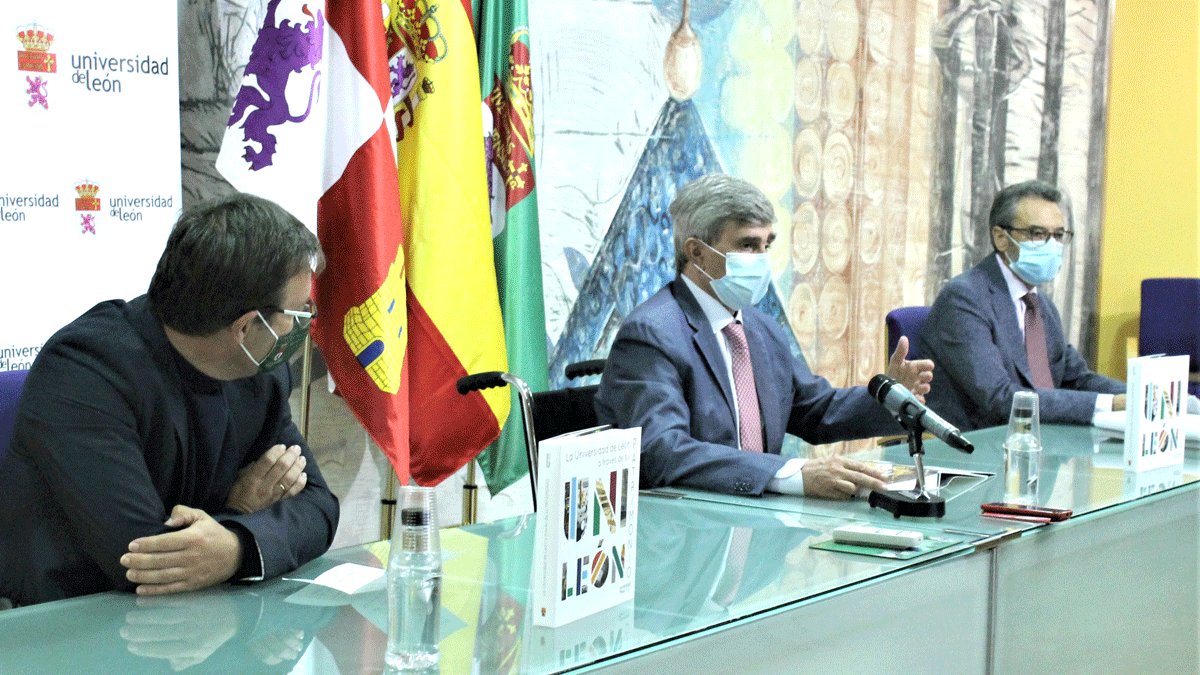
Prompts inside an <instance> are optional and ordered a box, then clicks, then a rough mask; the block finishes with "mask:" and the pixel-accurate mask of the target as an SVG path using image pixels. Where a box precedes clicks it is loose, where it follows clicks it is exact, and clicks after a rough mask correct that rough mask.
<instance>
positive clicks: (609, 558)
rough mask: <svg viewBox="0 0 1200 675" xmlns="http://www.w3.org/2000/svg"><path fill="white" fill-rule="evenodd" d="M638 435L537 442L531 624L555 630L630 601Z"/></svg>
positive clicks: (594, 433)
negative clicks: (535, 523)
mask: <svg viewBox="0 0 1200 675" xmlns="http://www.w3.org/2000/svg"><path fill="white" fill-rule="evenodd" d="M641 445H642V431H641V429H640V428H636V429H607V428H596V429H589V430H585V431H580V432H575V433H571V434H564V435H562V436H556V437H554V438H550V439H547V440H545V441H542V442H541V443H539V444H538V507H539V508H538V511H539V513H538V518H537V529H536V532H535V539H534V542H535V543H534V556H535V558H534V559H535V560H536V561H540V563H535V564H534V570H533V581H532V585H533V602H532V606H533V612H534V614H533V623H534V625H537V626H561V625H563V624H566V623H569V622H571V621H574V620H576V619H579V618H581V617H584V616H588V615H589V614H594V613H596V612H599V611H602V610H605V609H608V608H609V607H612V606H614V605H617V604H619V603H621V602H624V601H626V600H630V599H632V598H633V579H634V568H635V567H636V564H635V562H636V552H637V493H638V469H639V467H640V459H641Z"/></svg>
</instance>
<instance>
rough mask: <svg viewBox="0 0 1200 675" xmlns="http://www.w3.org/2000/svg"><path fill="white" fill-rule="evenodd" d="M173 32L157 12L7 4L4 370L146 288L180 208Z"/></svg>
mask: <svg viewBox="0 0 1200 675" xmlns="http://www.w3.org/2000/svg"><path fill="white" fill-rule="evenodd" d="M176 24H177V20H176V3H174V2H162V0H126V2H123V3H122V4H121V11H119V12H113V11H97V6H96V5H95V3H91V2H84V1H83V0H61V1H60V2H55V3H32V2H11V3H2V4H0V30H5V31H7V32H8V37H7V38H5V39H6V40H7V41H8V42H7V44H8V45H9V46H8V49H10V50H12V51H15V52H16V55H15V58H14V57H13V56H7V57H4V58H3V59H0V63H3V62H5V61H6V62H7V63H8V65H7V66H3V67H2V70H0V72H3V73H4V74H3V75H0V121H2V122H3V128H4V132H3V141H0V143H2V145H3V152H0V155H3V158H4V161H3V162H2V163H0V288H2V289H4V290H3V293H4V305H5V311H4V318H3V319H2V320H0V370H14V369H20V368H28V367H29V365H30V364H31V363H32V362H33V359H34V357H35V356H37V353H38V351H39V350H40V349H41V346H42V345H43V344H44V343H45V341H46V340H47V339H48V338H49V337H50V335H51V334H53V333H54V331H55V330H57V329H58V328H60V327H61V326H63V325H64V324H66V323H68V322H69V321H71V320H72V319H74V318H75V317H76V316H78V315H80V314H82V313H83V312H84V311H86V310H87V309H88V308H89V307H91V306H92V305H94V304H95V303H97V302H99V301H101V300H108V299H111V298H124V299H130V298H133V297H136V296H138V295H141V294H142V293H144V292H145V290H146V288H147V287H148V286H149V283H150V276H151V275H152V274H153V272H154V266H155V264H156V263H157V262H158V256H159V254H161V253H162V247H163V244H164V243H165V242H166V237H167V234H168V233H169V232H170V229H171V225H172V224H173V223H174V222H175V218H176V216H177V214H178V211H179V208H180V206H181V201H182V195H181V189H180V159H179V154H180V151H179V77H178V63H177V61H178V55H179V49H178V29H177V26H176ZM12 51H10V52H9V54H12Z"/></svg>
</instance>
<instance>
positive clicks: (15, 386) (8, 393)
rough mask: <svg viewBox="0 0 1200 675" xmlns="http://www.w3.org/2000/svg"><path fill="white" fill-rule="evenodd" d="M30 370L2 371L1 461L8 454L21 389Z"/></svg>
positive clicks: (0, 398) (0, 405)
mask: <svg viewBox="0 0 1200 675" xmlns="http://www.w3.org/2000/svg"><path fill="white" fill-rule="evenodd" d="M28 373H29V371H28V370H6V371H0V459H4V453H6V452H8V444H9V442H10V441H11V440H12V435H13V423H14V422H16V420H17V402H18V401H20V400H21V389H22V388H24V386H25V375H27V374H28Z"/></svg>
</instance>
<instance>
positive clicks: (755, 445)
mask: <svg viewBox="0 0 1200 675" xmlns="http://www.w3.org/2000/svg"><path fill="white" fill-rule="evenodd" d="M671 218H672V220H673V222H674V229H675V265H676V271H677V272H678V276H677V277H676V278H675V280H674V281H672V282H671V283H670V284H668V285H667V286H666V287H664V288H663V289H662V290H660V291H659V292H658V293H656V294H655V295H654V296H653V297H651V298H650V299H649V300H647V301H646V302H644V303H642V304H641V305H640V306H638V307H637V308H636V309H634V310H633V312H631V313H630V314H629V316H628V317H626V318H625V321H624V322H623V324H622V325H621V329H620V331H619V332H618V333H617V337H616V341H615V342H614V343H613V347H612V350H611V352H610V353H609V356H608V363H607V365H606V366H605V369H604V376H603V378H602V380H601V382H600V389H599V391H598V392H597V394H596V413H597V415H598V417H599V418H600V421H601V422H605V423H610V424H613V425H614V426H617V427H623V428H626V427H636V426H640V427H641V428H642V464H641V466H642V470H641V484H642V486H643V487H661V486H667V485H677V486H685V487H693V488H699V489H703V490H711V491H715V492H724V493H732V494H742V495H761V494H762V493H763V491H764V490H769V491H773V492H781V493H786V494H806V495H811V496H820V497H829V498H843V499H844V498H848V497H850V496H852V495H854V494H855V493H856V492H857V491H859V490H860V489H864V488H878V487H882V485H883V483H882V480H881V479H882V478H883V476H881V475H880V474H879V473H878V472H877V471H876V470H874V469H873V468H871V467H870V465H868V464H865V463H863V462H858V461H854V460H850V459H846V458H844V457H841V456H834V457H829V458H822V459H810V460H802V459H790V460H789V459H787V458H784V457H781V456H780V455H779V451H780V449H781V448H782V445H783V435H784V432H785V431H786V432H789V433H792V434H795V435H797V436H800V437H801V438H803V439H804V440H806V441H808V442H810V443H830V442H834V441H840V440H847V439H853V438H868V437H871V436H882V435H889V434H895V433H898V432H900V430H901V428H900V426H899V425H898V424H897V423H896V421H895V420H894V419H893V418H892V417H891V416H890V415H889V414H888V413H887V412H886V411H885V410H884V408H883V407H882V406H881V405H879V404H878V403H877V402H876V401H874V400H873V399H872V398H871V397H870V395H869V394H868V393H867V391H866V388H865V387H861V386H860V387H853V388H850V389H835V388H833V387H832V386H831V385H830V384H829V382H827V381H826V380H825V379H823V378H820V377H816V376H814V375H813V374H812V373H811V372H809V370H808V368H807V367H805V365H804V364H803V363H800V362H799V361H797V360H796V359H795V358H793V357H792V354H791V351H790V350H789V349H788V342H787V340H786V338H785V335H784V333H783V329H782V328H781V327H780V326H779V324H778V323H776V322H775V321H774V320H772V319H771V318H769V317H767V316H766V315H765V314H763V313H762V312H760V311H758V310H757V309H755V308H754V306H753V305H754V304H755V303H757V302H758V301H759V300H760V299H761V298H762V296H763V295H764V294H765V293H766V290H767V287H768V286H769V285H770V282H771V276H770V275H771V266H770V260H769V259H768V257H767V248H768V247H769V246H770V244H771V242H772V241H773V240H774V239H775V228H774V223H775V211H774V209H773V208H772V206H771V203H770V201H768V200H767V198H766V197H765V196H764V195H763V194H762V192H760V191H759V190H758V189H757V188H755V187H754V186H753V185H750V184H749V183H747V182H745V181H742V180H739V179H736V178H732V177H730V176H725V175H720V174H714V175H709V176H704V177H701V178H699V179H697V180H695V181H693V182H691V183H689V184H688V185H686V186H684V187H683V188H682V189H681V190H680V191H679V193H678V194H677V195H676V197H675V199H674V201H672V202H671ZM907 353H908V342H907V340H904V339H902V340H901V344H900V345H899V346H898V347H897V349H896V353H895V354H893V356H892V358H891V361H890V363H889V364H888V374H889V375H890V376H892V377H893V378H895V379H897V380H898V381H900V382H901V383H902V384H904V385H905V386H907V387H908V388H909V389H911V390H912V391H913V393H915V394H917V395H918V396H920V395H922V394H924V393H925V392H926V391H928V390H929V381H930V379H931V377H932V374H931V372H930V371H931V370H932V369H933V363H932V362H931V361H928V360H925V361H905V360H904V357H905V355H906V354H907Z"/></svg>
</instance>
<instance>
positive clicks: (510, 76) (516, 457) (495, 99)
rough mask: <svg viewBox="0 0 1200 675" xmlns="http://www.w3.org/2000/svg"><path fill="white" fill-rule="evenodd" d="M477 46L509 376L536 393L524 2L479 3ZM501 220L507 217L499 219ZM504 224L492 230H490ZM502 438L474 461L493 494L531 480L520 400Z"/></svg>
mask: <svg viewBox="0 0 1200 675" xmlns="http://www.w3.org/2000/svg"><path fill="white" fill-rule="evenodd" d="M472 4H473V6H474V7H473V9H474V13H475V31H476V35H477V36H478V40H477V43H478V45H479V79H480V88H481V94H482V97H483V101H484V103H485V104H486V105H487V106H488V108H489V109H490V110H491V111H492V121H493V125H494V127H493V132H492V137H491V152H490V153H489V157H490V162H491V166H490V167H489V172H490V176H491V177H492V180H491V181H490V185H491V194H492V199H493V200H497V199H499V200H500V201H501V204H502V205H501V206H500V207H495V206H494V207H493V208H492V214H493V219H496V220H500V219H503V223H502V225H503V229H501V230H500V232H499V234H498V235H496V236H495V239H494V241H493V245H494V247H495V254H496V276H497V282H498V284H497V285H498V287H499V291H500V311H501V313H502V314H503V316H504V339H505V340H506V341H507V345H508V372H510V373H512V374H513V375H516V376H517V377H519V378H521V379H522V380H524V381H525V383H526V384H528V385H529V388H530V389H532V390H533V391H545V390H546V389H547V387H548V386H549V383H548V381H547V371H546V368H547V365H546V364H547V357H546V308H545V302H544V300H543V298H542V254H541V248H540V237H539V234H538V211H537V193H536V192H535V191H534V181H533V88H532V84H531V81H530V72H529V28H528V26H529V13H528V9H527V6H526V4H525V0H474V1H473V3H472ZM500 214H503V215H500ZM499 225H501V223H493V227H492V230H493V232H495V231H496V230H497V229H499ZM513 396H514V400H513V405H512V409H511V412H510V413H509V420H510V422H509V423H508V424H505V425H504V430H503V432H502V433H501V434H500V438H499V439H498V440H497V441H496V442H495V443H493V444H492V445H491V446H489V447H488V449H487V450H485V451H484V452H483V453H481V454H480V455H479V457H478V458H477V459H478V461H479V467H480V468H481V469H482V470H483V474H484V477H485V478H486V480H487V484H488V488H489V490H490V491H491V493H492V494H496V493H497V492H500V491H501V490H503V489H504V488H506V487H508V486H509V485H512V484H513V483H515V482H516V481H517V480H519V479H520V478H521V477H522V476H524V475H525V474H526V473H528V472H529V466H528V461H527V459H526V453H525V434H524V431H523V428H522V424H521V422H520V407H519V402H518V401H517V400H516V398H515V396H516V394H515V392H514V393H513Z"/></svg>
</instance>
